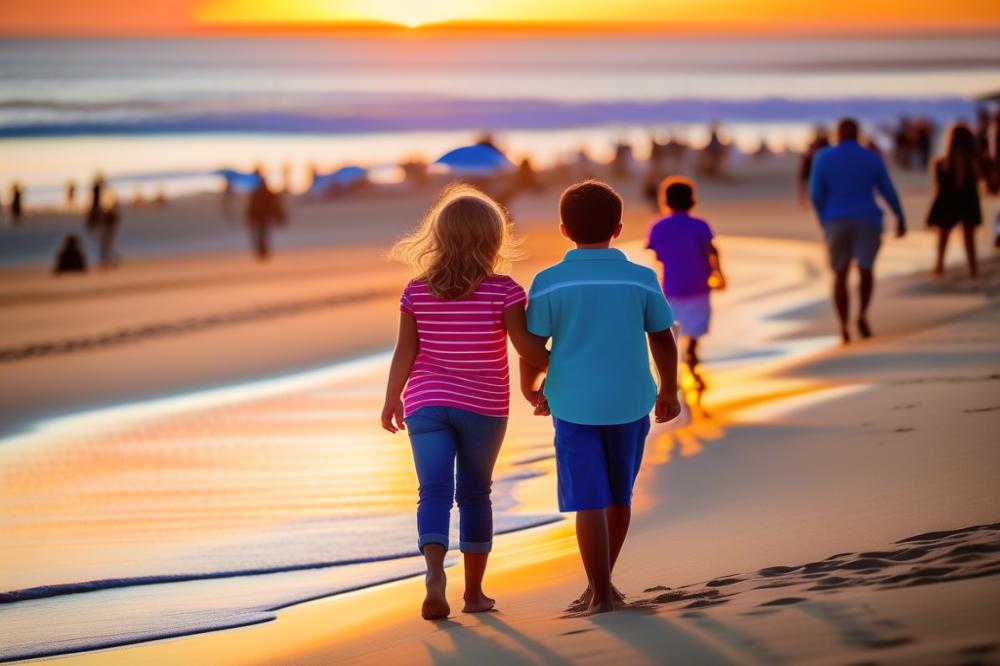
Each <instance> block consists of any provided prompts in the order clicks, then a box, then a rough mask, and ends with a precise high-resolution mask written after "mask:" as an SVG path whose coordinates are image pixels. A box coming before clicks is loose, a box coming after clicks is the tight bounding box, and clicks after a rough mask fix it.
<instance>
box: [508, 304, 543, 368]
mask: <svg viewBox="0 0 1000 666" xmlns="http://www.w3.org/2000/svg"><path fill="white" fill-rule="evenodd" d="M503 323H504V325H505V326H506V327H507V335H509V336H510V341H511V342H512V343H514V349H516V350H517V353H518V354H519V355H520V356H521V358H523V359H524V360H525V361H527V362H528V364H529V365H531V366H533V367H535V368H537V369H538V370H545V368H547V367H549V350H548V349H546V348H545V341H546V340H547V339H548V338H540V337H538V336H537V335H533V334H532V333H531V332H529V331H528V321H527V319H526V318H525V316H524V303H518V304H517V305H512V306H510V307H509V308H507V309H506V310H504V311H503Z"/></svg>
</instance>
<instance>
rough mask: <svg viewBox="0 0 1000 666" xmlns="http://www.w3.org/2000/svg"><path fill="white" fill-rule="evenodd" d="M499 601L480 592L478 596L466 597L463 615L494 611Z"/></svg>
mask: <svg viewBox="0 0 1000 666" xmlns="http://www.w3.org/2000/svg"><path fill="white" fill-rule="evenodd" d="M496 604H497V600H496V599H490V598H489V597H488V596H486V595H485V594H483V593H482V591H480V592H479V594H478V595H473V596H471V597H470V596H466V597H465V606H464V607H463V608H462V612H463V613H485V612H486V611H489V610H493V607H494V606H496Z"/></svg>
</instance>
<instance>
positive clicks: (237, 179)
mask: <svg viewBox="0 0 1000 666" xmlns="http://www.w3.org/2000/svg"><path fill="white" fill-rule="evenodd" d="M213 174H214V175H216V176H222V177H223V178H225V179H226V182H227V183H229V187H230V188H231V189H233V190H237V191H242V192H250V191H253V190H255V189H257V186H258V185H260V176H259V175H258V174H257V172H256V171H251V172H250V173H241V172H239V171H236V170H235V169H219V170H218V171H214V172H213Z"/></svg>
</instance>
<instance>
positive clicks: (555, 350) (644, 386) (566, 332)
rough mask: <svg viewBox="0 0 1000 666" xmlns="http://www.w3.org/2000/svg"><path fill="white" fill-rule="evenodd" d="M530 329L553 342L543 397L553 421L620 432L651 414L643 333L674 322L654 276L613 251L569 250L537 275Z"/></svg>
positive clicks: (653, 392)
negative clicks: (621, 426) (615, 427)
mask: <svg viewBox="0 0 1000 666" xmlns="http://www.w3.org/2000/svg"><path fill="white" fill-rule="evenodd" d="M527 316H528V330H529V331H531V332H532V333H533V334H535V335H537V336H540V337H545V338H549V337H550V338H552V356H551V358H550V359H549V372H548V377H547V378H546V380H545V397H546V398H548V401H549V407H550V408H551V410H552V414H553V416H555V417H556V418H558V419H562V420H563V421H569V422H571V423H579V424H582V425H617V424H621V423H630V422H632V421H635V420H637V419H640V418H642V417H643V416H647V415H649V412H650V410H651V409H652V408H653V404H654V403H655V402H656V382H654V381H653V375H652V373H651V372H650V367H649V352H648V348H647V346H646V333H647V332H657V331H662V330H665V329H667V328H670V326H671V325H672V324H673V323H674V315H673V312H671V311H670V306H669V305H667V300H666V299H665V298H664V297H663V291H661V289H660V284H659V282H658V280H657V278H656V273H654V272H653V271H652V270H651V269H649V268H646V267H645V266H639V265H638V264H633V263H632V262H631V261H629V260H628V259H626V258H625V255H624V254H623V253H622V252H621V251H620V250H616V249H613V248H609V249H606V250H570V251H569V252H568V253H567V254H566V257H565V258H564V259H563V260H562V262H560V263H558V264H556V265H555V266H552V267H551V268H547V269H545V270H544V271H542V272H541V273H539V274H538V275H536V276H535V280H534V282H532V283H531V290H530V292H529V293H528V315H527Z"/></svg>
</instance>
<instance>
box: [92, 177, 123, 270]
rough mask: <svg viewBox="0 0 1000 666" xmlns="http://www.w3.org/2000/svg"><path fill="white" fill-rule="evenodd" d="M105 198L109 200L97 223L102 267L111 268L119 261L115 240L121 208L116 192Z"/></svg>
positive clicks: (102, 209)
mask: <svg viewBox="0 0 1000 666" xmlns="http://www.w3.org/2000/svg"><path fill="white" fill-rule="evenodd" d="M105 199H107V202H106V204H105V206H103V207H102V208H101V213H100V217H99V221H98V223H97V242H98V251H99V259H100V262H101V268H111V267H112V266H114V265H115V264H117V263H118V253H117V252H115V240H116V239H117V237H118V225H119V223H120V222H121V209H120V208H119V206H118V198H117V197H116V196H115V195H114V193H109V194H107V195H105Z"/></svg>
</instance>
